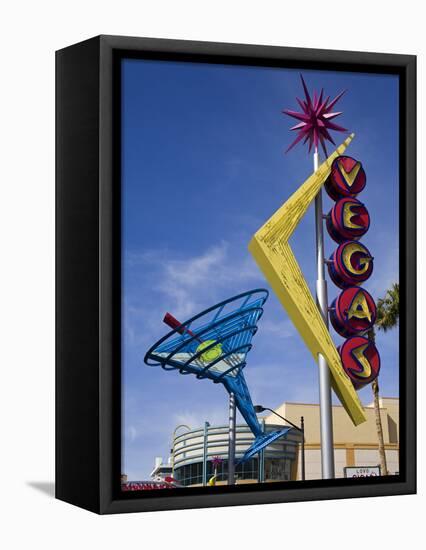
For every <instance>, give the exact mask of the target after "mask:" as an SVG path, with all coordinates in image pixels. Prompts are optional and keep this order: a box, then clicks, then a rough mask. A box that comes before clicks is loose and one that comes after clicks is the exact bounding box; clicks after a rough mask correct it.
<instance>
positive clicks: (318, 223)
mask: <svg viewBox="0 0 426 550" xmlns="http://www.w3.org/2000/svg"><path fill="white" fill-rule="evenodd" d="M318 167H319V155H318V147H315V152H314V171H315V172H316V171H317V170H318ZM315 229H316V260H317V266H316V267H317V284H316V295H317V305H318V308H319V310H320V311H321V314H322V316H323V319H324V322H325V324H326V326H327V327H328V297H327V281H326V280H325V269H324V228H323V210H322V189H320V190H319V192H318V194H317V196H316V197H315ZM318 371H319V394H320V395H319V401H320V428H321V471H322V478H323V479H332V478H334V448H333V447H334V446H333V416H332V405H331V383H330V370H329V368H328V365H327V362H326V360H325V358H324V357H323V356H322V355H321V354H319V355H318Z"/></svg>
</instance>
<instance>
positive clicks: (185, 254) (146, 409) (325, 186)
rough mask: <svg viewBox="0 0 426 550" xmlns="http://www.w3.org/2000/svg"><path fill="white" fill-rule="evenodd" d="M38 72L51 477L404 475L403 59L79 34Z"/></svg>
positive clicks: (204, 482) (265, 499) (408, 432)
mask: <svg viewBox="0 0 426 550" xmlns="http://www.w3.org/2000/svg"><path fill="white" fill-rule="evenodd" d="M56 71H57V77H56V113H57V114H56V128H57V130H56V136H57V142H56V150H57V157H56V158H57V164H56V181H57V187H56V193H57V194H56V197H57V199H56V211H57V222H56V228H57V229H56V231H57V233H56V258H57V259H56V262H57V263H56V273H57V278H56V304H57V320H56V326H57V332H56V496H57V498H59V499H61V500H64V501H67V502H70V503H72V504H75V505H77V506H81V507H83V508H86V509H88V510H91V511H94V512H97V513H118V512H137V511H147V510H166V509H177V508H194V507H211V506H230V505H240V504H260V503H274V502H290V501H300V500H312V499H332V498H348V497H364V496H379V495H395V494H407V493H414V492H415V490H416V481H415V480H416V416H415V414H416V393H415V384H416V382H415V381H416V374H415V369H416V357H415V349H416V336H415V334H416V324H415V315H416V313H415V312H416V280H415V273H416V270H415V261H416V260H415V250H416V233H415V216H416V193H415V185H416V179H415V178H416V58H415V57H414V56H408V55H394V54H383V53H380V54H379V53H363V52H345V51H326V50H310V49H300V48H297V49H296V48H281V47H272V46H252V45H238V44H218V43H207V42H189V41H176V40H160V39H147V38H129V37H116V36H99V37H96V38H92V39H90V40H87V41H85V42H82V43H79V44H76V45H73V46H70V47H67V48H64V49H62V50H60V51H58V52H57V54H56ZM400 296H401V298H400Z"/></svg>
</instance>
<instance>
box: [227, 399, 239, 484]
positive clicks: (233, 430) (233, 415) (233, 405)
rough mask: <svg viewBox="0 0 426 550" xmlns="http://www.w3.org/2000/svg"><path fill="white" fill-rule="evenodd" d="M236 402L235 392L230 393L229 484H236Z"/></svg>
mask: <svg viewBox="0 0 426 550" xmlns="http://www.w3.org/2000/svg"><path fill="white" fill-rule="evenodd" d="M236 412H237V410H236V403H235V395H234V393H233V392H231V393H230V394H229V440H228V485H234V484H235V438H236Z"/></svg>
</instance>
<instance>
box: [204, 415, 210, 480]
mask: <svg viewBox="0 0 426 550" xmlns="http://www.w3.org/2000/svg"><path fill="white" fill-rule="evenodd" d="M209 426H210V424H209V423H208V422H204V440H203V487H205V486H206V485H207V437H208V434H209Z"/></svg>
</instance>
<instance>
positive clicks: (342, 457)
mask: <svg viewBox="0 0 426 550" xmlns="http://www.w3.org/2000/svg"><path fill="white" fill-rule="evenodd" d="M364 410H365V413H366V416H367V421H366V422H364V423H363V424H360V425H359V426H357V427H356V426H354V425H353V424H352V422H351V420H350V418H349V417H348V415H347V413H346V412H345V410H344V408H343V407H342V406H339V405H335V406H333V431H334V434H333V435H334V459H335V476H336V477H344V468H345V467H346V466H357V467H363V466H364V467H368V466H370V467H371V466H378V465H379V464H380V458H379V452H378V443H377V430H376V419H375V413H374V407H373V405H372V404H371V405H369V406H367V407H364ZM275 411H276V412H277V413H278V414H279V415H281V416H283V417H284V418H286V419H288V420H289V421H290V422H293V424H295V425H297V426H300V419H301V417H302V416H303V417H304V423H305V476H306V479H321V447H320V411H319V405H317V404H309V403H283V404H282V405H280V406H279V407H277V408H276V409H275ZM380 415H381V420H382V427H383V436H384V443H385V452H386V460H387V467H388V471H389V473H390V474H396V473H397V472H398V471H399V399H398V398H391V397H383V398H381V399H380ZM259 421H260V422H261V423H262V424H263V426H264V431H265V432H270V431H274V430H277V429H279V428H280V427H281V426H282V425H283V424H284V425H285V422H284V421H283V420H281V419H280V418H279V417H278V416H277V415H275V414H272V413H271V414H268V415H267V416H262V417H259ZM253 441H254V438H253V434H252V433H251V431H250V429H249V427H248V426H247V425H246V424H239V425H237V430H236V458H237V460H238V458H240V457H241V456H242V455H243V454H244V452H245V451H246V450H247V449H248V448H249V447H250V445H251V444H252V443H253ZM216 456H217V457H220V458H221V459H222V463H221V464H220V466H219V467H217V468H216V470H217V473H218V477H217V484H222V483H227V472H228V467H227V458H228V426H210V425H209V424H208V423H206V426H205V427H198V428H195V429H189V430H187V431H186V432H184V433H180V434H179V435H176V436H175V438H174V440H173V448H172V455H171V457H170V458H169V460H168V462H167V464H166V465H165V464H162V463H161V459H160V458H157V459H156V465H155V468H154V470H153V472H152V474H151V475H152V476H153V477H155V476H158V475H159V471H160V469H161V468H164V467H166V466H167V470H168V472H169V474H171V475H172V477H174V478H176V479H177V480H178V482H179V483H181V484H182V485H184V486H197V485H198V486H199V485H202V484H203V483H206V482H207V481H208V479H209V478H210V477H211V476H212V475H213V472H214V469H213V464H212V459H213V457H216ZM160 467H161V468H160ZM204 468H205V473H204ZM236 478H237V484H240V483H257V482H273V481H290V480H300V479H301V478H302V476H301V434H300V432H298V431H296V430H295V429H292V430H290V432H289V433H288V436H287V437H286V438H281V439H279V440H277V441H275V442H274V443H273V444H271V445H269V446H268V447H267V448H266V449H265V450H264V451H263V452H262V453H261V454H260V456H259V455H256V456H255V457H253V458H252V459H250V460H249V461H247V462H246V463H244V464H241V465H238V466H237V468H236Z"/></svg>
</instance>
